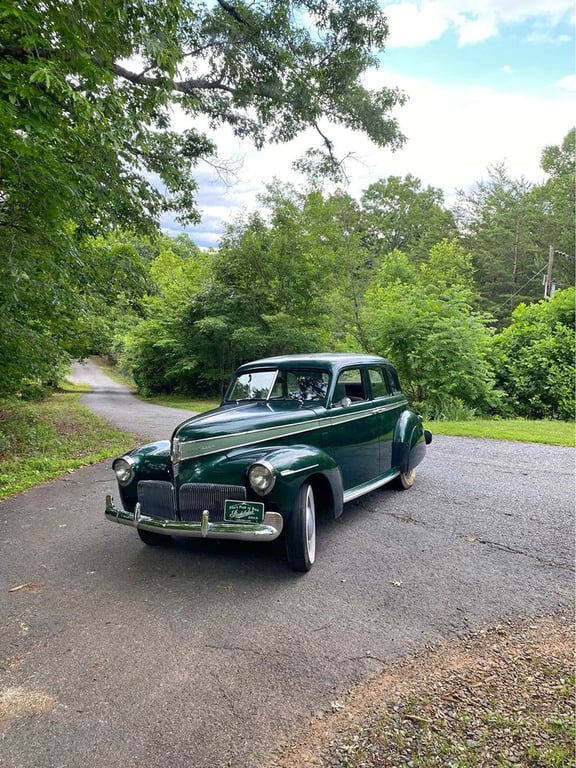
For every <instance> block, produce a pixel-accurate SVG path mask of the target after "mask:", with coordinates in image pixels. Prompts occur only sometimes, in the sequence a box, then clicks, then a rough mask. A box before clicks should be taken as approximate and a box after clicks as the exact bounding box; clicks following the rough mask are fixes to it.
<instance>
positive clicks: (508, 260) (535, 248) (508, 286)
mask: <svg viewBox="0 0 576 768" xmlns="http://www.w3.org/2000/svg"><path fill="white" fill-rule="evenodd" d="M532 191H533V185H532V184H530V183H529V182H528V181H527V180H526V179H524V178H523V177H522V178H520V179H512V178H511V177H510V175H509V174H508V170H507V168H506V166H505V165H504V164H502V163H501V164H497V165H494V166H492V167H491V168H489V169H488V179H487V180H482V181H480V182H478V183H477V184H476V185H475V186H474V188H473V189H472V190H471V191H469V192H463V191H460V192H459V198H458V203H457V207H456V218H457V221H458V224H459V227H460V231H461V234H462V238H463V243H464V245H465V247H466V248H467V249H468V251H469V252H470V253H471V254H472V259H473V263H474V267H475V269H476V281H477V285H478V288H479V290H480V293H481V295H482V297H483V300H484V301H483V303H484V306H485V308H486V309H488V310H489V311H490V312H492V313H494V314H495V315H496V317H497V318H499V319H506V318H508V317H509V315H510V312H511V310H512V309H513V308H514V306H516V305H517V304H518V303H519V302H520V301H522V300H523V299H527V300H530V299H535V298H537V297H538V296H539V295H540V291H541V288H542V281H541V274H542V269H543V267H545V265H546V254H547V250H545V251H543V250H542V248H541V246H540V244H539V243H538V240H537V238H536V233H537V229H538V217H539V211H538V208H537V206H536V205H535V202H534V199H533V197H532V194H531V193H532Z"/></svg>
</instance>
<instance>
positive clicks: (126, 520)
mask: <svg viewBox="0 0 576 768" xmlns="http://www.w3.org/2000/svg"><path fill="white" fill-rule="evenodd" d="M104 514H105V515H106V518H107V519H108V520H111V521H112V522H114V523H120V524H122V525H129V526H131V527H132V528H141V529H142V530H144V531H152V532H153V533H160V534H164V535H166V536H183V537H184V538H193V539H201V538H212V539H235V540H237V541H273V540H274V539H277V538H278V536H280V534H281V533H282V528H283V527H284V520H283V518H282V515H281V514H279V513H278V512H266V514H265V516H264V520H263V521H262V522H261V523H211V522H210V520H209V515H208V512H207V511H204V512H203V514H202V522H200V523H190V522H185V521H181V520H164V519H162V518H158V517H148V516H146V515H142V514H139V515H138V516H137V515H136V513H135V512H127V511H126V510H124V509H119V508H118V507H116V506H115V505H114V501H113V499H112V496H111V495H110V494H107V496H106V507H105V510H104Z"/></svg>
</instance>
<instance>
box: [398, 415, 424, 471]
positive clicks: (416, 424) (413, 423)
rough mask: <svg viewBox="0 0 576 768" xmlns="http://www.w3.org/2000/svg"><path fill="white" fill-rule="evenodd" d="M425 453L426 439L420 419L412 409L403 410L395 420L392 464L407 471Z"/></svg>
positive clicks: (420, 459)
mask: <svg viewBox="0 0 576 768" xmlns="http://www.w3.org/2000/svg"><path fill="white" fill-rule="evenodd" d="M425 455H426V439H425V436H424V428H423V427H422V419H421V418H420V416H418V415H417V414H416V413H414V411H409V410H406V411H403V412H402V414H401V415H400V418H399V419H398V421H397V422H396V429H395V432H394V443H393V446H392V465H393V466H394V467H395V468H396V469H397V470H399V471H400V472H409V471H410V470H411V469H414V467H416V466H418V464H420V462H421V461H422V460H423V459H424V456H425Z"/></svg>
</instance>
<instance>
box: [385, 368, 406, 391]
mask: <svg viewBox="0 0 576 768" xmlns="http://www.w3.org/2000/svg"><path fill="white" fill-rule="evenodd" d="M386 375H387V377H388V381H389V382H390V387H391V392H392V394H394V395H396V394H398V393H400V392H402V389H401V387H400V379H399V378H398V374H397V373H396V371H395V370H394V368H392V367H391V366H387V367H386Z"/></svg>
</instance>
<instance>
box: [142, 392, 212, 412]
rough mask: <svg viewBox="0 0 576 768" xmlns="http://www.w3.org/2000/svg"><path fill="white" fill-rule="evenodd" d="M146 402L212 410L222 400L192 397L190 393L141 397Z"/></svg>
mask: <svg viewBox="0 0 576 768" xmlns="http://www.w3.org/2000/svg"><path fill="white" fill-rule="evenodd" d="M141 399H142V400H144V401H145V402H146V403H155V404H156V405H167V406H168V407H169V408H182V409H183V410H186V411H199V412H202V413H203V412H204V411H210V410H212V408H218V406H219V405H220V402H221V401H220V400H207V399H201V398H191V397H190V396H189V395H155V396H154V397H144V398H141Z"/></svg>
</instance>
